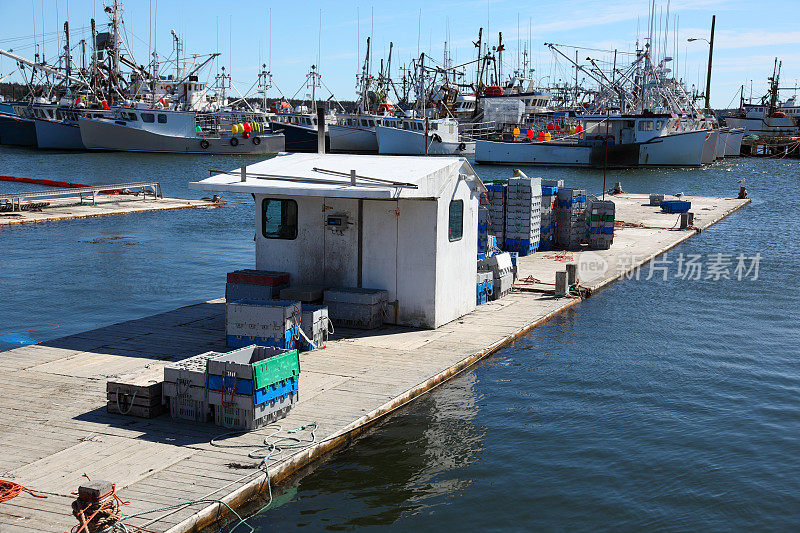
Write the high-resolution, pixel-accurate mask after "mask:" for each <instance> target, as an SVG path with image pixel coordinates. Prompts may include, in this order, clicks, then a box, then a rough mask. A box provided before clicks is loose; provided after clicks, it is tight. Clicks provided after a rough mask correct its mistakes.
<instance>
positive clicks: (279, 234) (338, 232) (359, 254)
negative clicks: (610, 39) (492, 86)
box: [189, 154, 486, 328]
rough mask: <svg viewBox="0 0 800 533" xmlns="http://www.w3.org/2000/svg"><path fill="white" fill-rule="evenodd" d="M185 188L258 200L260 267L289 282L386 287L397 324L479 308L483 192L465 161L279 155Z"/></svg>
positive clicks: (435, 321)
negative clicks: (479, 231)
mask: <svg viewBox="0 0 800 533" xmlns="http://www.w3.org/2000/svg"><path fill="white" fill-rule="evenodd" d="M189 188H190V189H196V190H209V191H226V192H238V193H251V194H253V196H254V198H255V202H256V212H255V225H256V239H255V241H256V268H257V269H260V270H277V271H281V272H288V273H289V274H290V275H291V283H292V284H298V285H299V284H312V285H324V286H326V287H363V288H370V289H384V290H386V291H388V292H389V301H390V306H389V317H388V319H387V322H389V323H394V324H400V325H408V326H415V327H430V328H436V327H439V326H441V325H442V324H446V323H447V322H450V321H451V320H454V319H456V318H458V317H460V316H463V315H465V314H466V313H469V312H470V311H472V310H474V309H475V284H476V279H475V278H476V272H477V266H476V257H477V246H478V245H477V242H478V235H477V227H478V201H479V198H480V195H481V194H482V193H483V192H485V190H486V189H485V187H484V185H483V183H482V182H481V180H480V178H478V176H477V174H475V171H474V170H473V169H472V167H471V166H470V164H469V163H468V162H467V160H466V159H463V158H456V157H390V156H367V155H339V154H279V155H278V156H277V157H274V158H272V159H268V160H265V161H261V162H259V163H255V164H253V165H249V166H247V167H246V168H244V169H237V170H234V171H230V172H226V173H222V174H217V175H215V176H212V177H210V178H208V179H204V180H202V181H199V182H193V183H190V184H189Z"/></svg>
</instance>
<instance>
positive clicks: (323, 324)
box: [300, 305, 330, 351]
mask: <svg viewBox="0 0 800 533" xmlns="http://www.w3.org/2000/svg"><path fill="white" fill-rule="evenodd" d="M328 326H329V320H328V308H327V307H326V306H324V305H304V306H303V307H302V310H301V313H300V329H301V330H302V332H303V334H304V336H303V338H302V339H301V340H300V346H301V348H302V349H303V350H306V351H307V350H315V349H317V348H322V347H324V346H325V341H326V340H327V339H328V332H329V331H330V329H329V327H328ZM309 341H310V342H309Z"/></svg>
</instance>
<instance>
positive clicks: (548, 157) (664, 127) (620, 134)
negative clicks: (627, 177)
mask: <svg viewBox="0 0 800 533" xmlns="http://www.w3.org/2000/svg"><path fill="white" fill-rule="evenodd" d="M578 121H579V122H580V123H581V128H580V129H581V130H582V131H580V132H579V133H575V134H566V135H564V136H563V137H561V138H555V139H551V140H549V141H548V140H541V141H540V140H538V137H537V138H536V140H533V139H531V140H529V139H527V138H526V137H525V136H520V139H521V140H514V141H488V140H478V141H477V142H476V146H475V162H476V163H484V164H505V165H511V164H514V165H541V166H578V167H603V166H608V167H648V166H689V167H691V166H700V165H701V163H702V156H703V148H704V145H705V143H706V138H707V130H704V129H692V128H687V127H685V124H686V123H687V122H686V121H681V120H680V119H679V118H678V117H677V116H672V115H667V114H660V115H649V116H642V115H631V116H616V117H615V116H606V117H602V116H583V117H579V118H578ZM711 154H712V157H713V154H714V151H713V149H712V151H711ZM712 161H713V159H712Z"/></svg>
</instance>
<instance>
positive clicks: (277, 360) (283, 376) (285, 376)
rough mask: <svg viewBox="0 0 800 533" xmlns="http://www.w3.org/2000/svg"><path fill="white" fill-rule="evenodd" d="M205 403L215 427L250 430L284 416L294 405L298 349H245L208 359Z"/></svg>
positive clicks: (296, 385)
mask: <svg viewBox="0 0 800 533" xmlns="http://www.w3.org/2000/svg"><path fill="white" fill-rule="evenodd" d="M206 378H207V381H206V387H207V393H208V403H209V405H210V406H211V408H212V410H213V412H214V422H215V423H216V424H217V425H218V426H223V427H227V428H233V429H244V430H253V429H257V428H260V427H263V426H266V425H267V424H271V423H272V422H275V421H276V420H278V419H280V418H283V417H284V416H286V415H287V414H288V413H289V411H290V410H291V408H292V406H293V405H294V404H295V403H297V398H298V390H299V383H300V359H299V357H298V354H297V350H284V349H281V348H273V347H266V346H248V347H246V348H241V349H239V350H234V351H232V352H228V353H225V354H222V355H220V356H218V357H214V358H212V359H208V361H207V366H206Z"/></svg>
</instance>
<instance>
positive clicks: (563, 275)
mask: <svg viewBox="0 0 800 533" xmlns="http://www.w3.org/2000/svg"><path fill="white" fill-rule="evenodd" d="M568 291H569V285H567V271H566V270H562V271H561V272H556V290H555V295H556V297H561V296H566V295H567V294H568Z"/></svg>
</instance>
